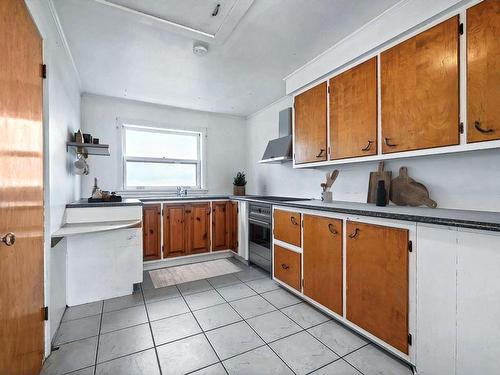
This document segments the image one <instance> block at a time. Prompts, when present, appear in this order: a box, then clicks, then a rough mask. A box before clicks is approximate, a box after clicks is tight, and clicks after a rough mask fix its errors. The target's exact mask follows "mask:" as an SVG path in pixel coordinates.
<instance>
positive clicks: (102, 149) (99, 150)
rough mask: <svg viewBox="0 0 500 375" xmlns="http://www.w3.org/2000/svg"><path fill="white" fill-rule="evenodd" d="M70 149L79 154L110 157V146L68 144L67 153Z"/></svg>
mask: <svg viewBox="0 0 500 375" xmlns="http://www.w3.org/2000/svg"><path fill="white" fill-rule="evenodd" d="M70 149H74V150H75V151H76V153H77V154H85V155H98V156H110V153H109V145H104V144H97V145H95V144H93V143H77V142H68V143H66V151H69V150H70Z"/></svg>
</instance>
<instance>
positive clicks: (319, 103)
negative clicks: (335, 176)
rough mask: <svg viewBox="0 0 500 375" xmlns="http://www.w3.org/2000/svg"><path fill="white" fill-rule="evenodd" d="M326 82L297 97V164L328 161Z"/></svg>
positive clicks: (295, 141)
mask: <svg viewBox="0 0 500 375" xmlns="http://www.w3.org/2000/svg"><path fill="white" fill-rule="evenodd" d="M326 90H327V86H326V82H324V83H321V84H319V85H318V86H315V87H313V88H312V89H309V90H307V91H305V92H303V93H302V94H300V95H297V96H296V97H295V102H294V108H295V139H294V152H295V164H301V163H311V162H317V161H325V160H326V154H327V150H326V138H327V136H326V129H327V125H326V122H327V121H326V116H327V110H326V100H327V99H326V96H327V94H326Z"/></svg>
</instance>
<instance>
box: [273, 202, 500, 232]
mask: <svg viewBox="0 0 500 375" xmlns="http://www.w3.org/2000/svg"><path fill="white" fill-rule="evenodd" d="M272 204H273V206H283V207H296V208H303V209H309V210H314V211H324V212H336V213H341V214H351V215H359V216H368V217H378V218H381V219H393V220H401V221H411V222H416V223H425V224H436V225H443V226H450V227H460V228H468V229H475V230H486V231H493V232H500V224H497V223H488V222H479V221H469V220H462V219H452V218H438V217H431V216H420V215H408V214H398V213H392V212H376V211H366V210H356V209H349V208H337V207H321V206H312V205H311V206H309V205H307V204H305V203H299V204H297V203H294V202H277V203H272Z"/></svg>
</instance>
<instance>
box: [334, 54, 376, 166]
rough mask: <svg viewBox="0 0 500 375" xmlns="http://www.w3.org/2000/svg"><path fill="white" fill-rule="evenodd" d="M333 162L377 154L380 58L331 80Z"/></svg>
mask: <svg viewBox="0 0 500 375" xmlns="http://www.w3.org/2000/svg"><path fill="white" fill-rule="evenodd" d="M330 148H331V154H330V159H343V158H352V157H357V156H369V155H376V154H377V58H376V57H374V58H372V59H370V60H368V61H366V62H364V63H362V64H360V65H357V66H355V67H354V68H352V69H349V70H348V71H346V72H344V73H342V74H339V75H338V76H335V77H333V78H332V79H330Z"/></svg>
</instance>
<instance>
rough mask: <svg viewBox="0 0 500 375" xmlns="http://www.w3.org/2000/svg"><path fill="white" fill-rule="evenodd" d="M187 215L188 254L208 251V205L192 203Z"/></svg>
mask: <svg viewBox="0 0 500 375" xmlns="http://www.w3.org/2000/svg"><path fill="white" fill-rule="evenodd" d="M190 211H191V212H190V213H189V216H188V218H189V226H190V228H189V230H188V233H187V234H188V250H189V253H190V254H196V253H204V252H207V251H209V250H210V203H193V204H191V209H190Z"/></svg>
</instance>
